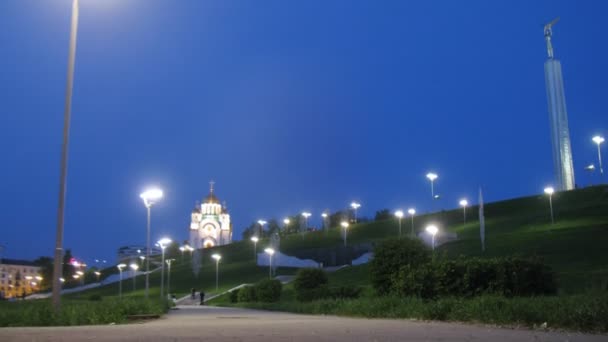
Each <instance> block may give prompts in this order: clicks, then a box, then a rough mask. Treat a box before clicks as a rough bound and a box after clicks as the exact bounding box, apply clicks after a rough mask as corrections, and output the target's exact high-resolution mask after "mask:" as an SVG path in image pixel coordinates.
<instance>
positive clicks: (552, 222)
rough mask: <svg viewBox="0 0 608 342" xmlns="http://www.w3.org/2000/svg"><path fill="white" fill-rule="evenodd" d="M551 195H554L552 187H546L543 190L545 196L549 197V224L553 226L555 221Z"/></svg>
mask: <svg viewBox="0 0 608 342" xmlns="http://www.w3.org/2000/svg"><path fill="white" fill-rule="evenodd" d="M553 193H555V190H554V189H553V187H550V186H548V187H546V188H545V194H547V195H549V210H550V212H551V224H554V223H555V221H554V219H553Z"/></svg>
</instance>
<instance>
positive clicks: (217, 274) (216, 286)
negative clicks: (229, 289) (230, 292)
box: [211, 254, 222, 292]
mask: <svg viewBox="0 0 608 342" xmlns="http://www.w3.org/2000/svg"><path fill="white" fill-rule="evenodd" d="M211 257H212V258H213V259H215V292H217V290H218V288H219V269H220V259H221V258H222V256H221V255H219V254H213V255H212V256H211Z"/></svg>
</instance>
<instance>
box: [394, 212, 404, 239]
mask: <svg viewBox="0 0 608 342" xmlns="http://www.w3.org/2000/svg"><path fill="white" fill-rule="evenodd" d="M395 217H397V220H399V237H401V219H402V218H403V211H402V210H397V211H396V212H395Z"/></svg>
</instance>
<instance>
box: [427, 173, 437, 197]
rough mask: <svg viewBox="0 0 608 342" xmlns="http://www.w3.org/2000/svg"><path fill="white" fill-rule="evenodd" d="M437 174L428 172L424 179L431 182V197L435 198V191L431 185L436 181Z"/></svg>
mask: <svg viewBox="0 0 608 342" xmlns="http://www.w3.org/2000/svg"><path fill="white" fill-rule="evenodd" d="M437 177H438V176H437V174H436V173H434V172H429V173H427V174H426V178H428V179H429V180H430V181H431V197H433V198H435V189H434V187H433V183H434V182H435V179H437Z"/></svg>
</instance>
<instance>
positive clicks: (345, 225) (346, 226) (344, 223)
mask: <svg viewBox="0 0 608 342" xmlns="http://www.w3.org/2000/svg"><path fill="white" fill-rule="evenodd" d="M340 225H341V226H342V229H344V235H343V237H344V247H346V238H347V236H346V235H347V234H348V222H346V221H342V222H340Z"/></svg>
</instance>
